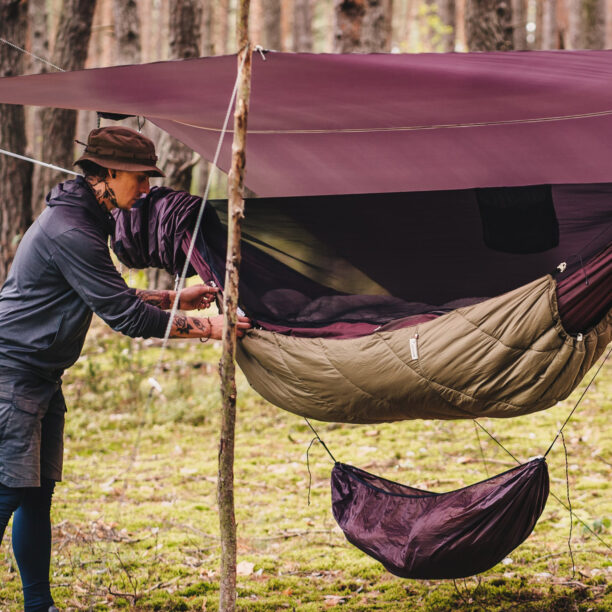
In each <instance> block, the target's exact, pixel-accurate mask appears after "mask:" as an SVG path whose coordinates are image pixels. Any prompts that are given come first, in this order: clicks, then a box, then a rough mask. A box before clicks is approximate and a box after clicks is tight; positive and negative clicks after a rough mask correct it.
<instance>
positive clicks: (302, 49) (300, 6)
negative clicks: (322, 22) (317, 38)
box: [293, 0, 312, 53]
mask: <svg viewBox="0 0 612 612" xmlns="http://www.w3.org/2000/svg"><path fill="white" fill-rule="evenodd" d="M310 4H311V0H295V3H294V5H293V50H294V51H295V52H297V53H310V52H311V51H312V7H311V5H310Z"/></svg>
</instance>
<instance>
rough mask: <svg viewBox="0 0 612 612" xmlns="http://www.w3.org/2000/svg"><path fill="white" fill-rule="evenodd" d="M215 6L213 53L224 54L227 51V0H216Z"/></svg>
mask: <svg viewBox="0 0 612 612" xmlns="http://www.w3.org/2000/svg"><path fill="white" fill-rule="evenodd" d="M214 7H215V25H216V28H215V30H216V31H215V54H216V55H225V54H226V53H227V52H228V30H229V27H228V23H229V0H217V1H216V2H215V3H214Z"/></svg>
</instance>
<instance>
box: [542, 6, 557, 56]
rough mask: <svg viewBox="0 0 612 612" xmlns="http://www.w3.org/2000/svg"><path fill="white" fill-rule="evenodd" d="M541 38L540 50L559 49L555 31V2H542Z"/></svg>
mask: <svg viewBox="0 0 612 612" xmlns="http://www.w3.org/2000/svg"><path fill="white" fill-rule="evenodd" d="M541 23H542V37H541V39H540V40H541V44H540V48H541V49H559V48H560V40H559V33H558V31H557V1H556V0H542V22H541Z"/></svg>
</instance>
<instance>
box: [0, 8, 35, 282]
mask: <svg viewBox="0 0 612 612" xmlns="http://www.w3.org/2000/svg"><path fill="white" fill-rule="evenodd" d="M27 15H28V5H27V2H23V1H22V0H0V36H2V38H4V39H6V40H8V41H10V42H12V43H13V44H15V45H18V46H20V47H21V48H23V47H25V44H26V35H27V23H28V20H27ZM25 57H26V56H25V54H23V53H21V52H20V51H18V50H17V49H14V48H13V47H9V46H8V45H6V44H4V43H0V77H8V76H18V75H20V74H23V73H24V70H25V65H26V63H25ZM0 142H1V143H2V148H3V149H6V150H8V151H11V152H13V153H17V154H19V155H24V154H25V150H26V133H25V113H24V109H23V106H19V105H14V104H0ZM31 195H32V165H31V164H30V163H29V162H26V161H22V160H19V159H15V158H13V157H8V156H6V155H0V285H1V284H2V283H3V282H4V280H5V279H6V276H7V274H8V270H9V268H10V265H11V262H12V261H13V257H14V256H15V251H16V250H17V245H18V244H19V240H20V239H21V237H22V236H23V233H24V232H25V231H26V229H27V228H28V226H29V225H30V223H31V222H32V210H31V206H30V202H31Z"/></svg>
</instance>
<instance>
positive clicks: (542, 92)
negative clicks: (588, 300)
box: [0, 51, 612, 196]
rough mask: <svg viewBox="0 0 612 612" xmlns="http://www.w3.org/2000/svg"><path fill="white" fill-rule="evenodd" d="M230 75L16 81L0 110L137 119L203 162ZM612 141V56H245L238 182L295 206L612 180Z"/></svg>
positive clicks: (195, 63)
mask: <svg viewBox="0 0 612 612" xmlns="http://www.w3.org/2000/svg"><path fill="white" fill-rule="evenodd" d="M235 75H236V58H235V56H224V57H212V58H199V59H193V60H183V61H172V62H159V63H155V64H146V65H141V66H123V67H112V68H101V69H93V70H83V71H77V72H66V73H53V74H43V75H32V76H24V77H12V78H4V79H0V102H8V103H15V104H32V105H38V106H55V107H61V108H77V109H90V110H99V111H107V112H116V113H132V114H139V115H145V116H147V117H149V118H150V119H151V120H152V121H153V122H155V123H156V124H158V125H159V126H161V127H162V128H164V129H165V130H167V131H168V132H170V133H171V134H172V135H174V136H176V137H178V138H179V139H181V140H183V141H184V142H185V143H186V144H188V145H189V146H191V147H192V148H193V149H194V150H196V151H198V152H199V153H201V154H202V155H203V156H204V157H205V158H206V159H209V160H210V159H212V157H213V154H214V150H215V147H216V143H217V139H218V137H219V131H220V128H221V126H222V123H223V118H224V116H225V112H226V109H227V105H228V101H229V99H230V94H231V91H232V87H233V83H234V80H235ZM611 131H612V51H537V52H535V51H534V52H504V53H501V52H500V53H469V54H422V55H392V54H389V55H387V54H372V55H357V54H356V55H314V54H302V53H299V54H290V53H267V54H266V59H265V60H264V59H263V58H262V57H261V55H260V54H259V53H255V54H254V56H253V86H252V98H251V107H250V114H249V135H248V139H247V160H248V161H247V175H246V183H247V185H248V186H249V187H250V188H251V189H252V190H254V191H255V192H256V193H257V194H258V195H260V196H296V195H316V194H340V193H383V192H403V191H426V190H444V189H465V188H472V187H487V186H503V185H509V186H510V185H531V184H550V183H555V184H562V183H601V182H610V181H612V166H611V165H610V163H609V160H610V144H609V139H608V138H606V137H605V134H609V133H610V132H611ZM231 138H232V134H231V133H230V134H228V136H227V137H226V140H225V144H224V147H223V151H222V155H221V163H220V165H221V167H222V168H223V169H225V170H227V168H228V165H229V160H230V143H231ZM44 161H47V162H54V161H57V160H53V159H47V160H44Z"/></svg>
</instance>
